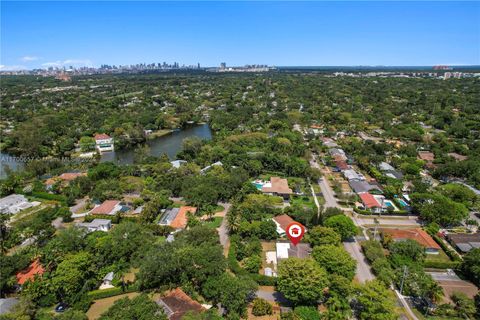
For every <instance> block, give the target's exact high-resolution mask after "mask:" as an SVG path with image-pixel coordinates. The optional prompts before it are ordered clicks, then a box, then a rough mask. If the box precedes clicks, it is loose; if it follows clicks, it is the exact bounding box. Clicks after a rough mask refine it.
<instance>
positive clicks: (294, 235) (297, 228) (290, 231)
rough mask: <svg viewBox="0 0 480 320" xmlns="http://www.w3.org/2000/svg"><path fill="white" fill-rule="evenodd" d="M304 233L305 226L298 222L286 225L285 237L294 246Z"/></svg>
mask: <svg viewBox="0 0 480 320" xmlns="http://www.w3.org/2000/svg"><path fill="white" fill-rule="evenodd" d="M304 234H305V227H304V226H303V225H302V224H300V223H298V222H292V223H290V224H289V225H288V227H287V237H288V238H289V239H290V241H291V242H292V243H293V245H294V246H296V245H297V244H298V243H299V242H300V240H302V238H303V235H304Z"/></svg>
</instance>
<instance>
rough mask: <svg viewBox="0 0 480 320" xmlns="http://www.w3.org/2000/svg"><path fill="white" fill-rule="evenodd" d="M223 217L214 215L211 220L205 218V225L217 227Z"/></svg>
mask: <svg viewBox="0 0 480 320" xmlns="http://www.w3.org/2000/svg"><path fill="white" fill-rule="evenodd" d="M222 220H223V217H214V218H213V219H212V220H205V224H204V225H205V226H207V227H209V228H214V229H217V228H219V227H220V225H221V224H222Z"/></svg>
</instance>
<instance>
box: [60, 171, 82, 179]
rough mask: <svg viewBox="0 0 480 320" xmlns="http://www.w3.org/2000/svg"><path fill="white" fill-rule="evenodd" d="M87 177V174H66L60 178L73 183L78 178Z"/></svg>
mask: <svg viewBox="0 0 480 320" xmlns="http://www.w3.org/2000/svg"><path fill="white" fill-rule="evenodd" d="M86 175H87V174H86V173H85V172H65V173H62V174H61V175H59V176H58V177H59V178H60V179H62V180H65V181H72V180H75V179H76V178H78V177H82V176H83V177H84V176H86Z"/></svg>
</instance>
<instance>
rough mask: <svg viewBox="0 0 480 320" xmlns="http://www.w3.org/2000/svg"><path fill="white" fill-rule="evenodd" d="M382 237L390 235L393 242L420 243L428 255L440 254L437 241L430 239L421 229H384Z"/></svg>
mask: <svg viewBox="0 0 480 320" xmlns="http://www.w3.org/2000/svg"><path fill="white" fill-rule="evenodd" d="M381 232H382V236H383V237H385V235H389V236H391V237H392V239H393V241H404V240H407V239H411V240H414V241H416V242H418V244H420V245H421V246H422V247H424V248H425V253H427V254H438V253H439V252H440V246H439V245H438V243H436V242H435V240H433V239H432V237H430V235H429V234H428V233H426V232H425V231H423V230H422V229H420V228H417V229H382V230H381Z"/></svg>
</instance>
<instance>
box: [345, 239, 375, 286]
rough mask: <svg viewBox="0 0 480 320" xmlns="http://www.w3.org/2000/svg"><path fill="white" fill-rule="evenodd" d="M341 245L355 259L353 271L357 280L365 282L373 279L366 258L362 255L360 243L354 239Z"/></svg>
mask: <svg viewBox="0 0 480 320" xmlns="http://www.w3.org/2000/svg"><path fill="white" fill-rule="evenodd" d="M343 246H344V247H345V250H347V252H348V253H349V254H350V256H351V257H352V258H354V259H355V260H356V261H357V270H356V271H355V273H356V274H355V277H356V278H357V280H358V281H359V282H361V283H365V282H366V281H370V280H373V279H375V276H374V275H373V273H372V271H371V270H370V266H369V265H368V262H367V259H366V258H365V256H364V255H363V252H362V248H361V247H360V244H358V242H357V241H356V240H355V241H352V242H344V243H343Z"/></svg>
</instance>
